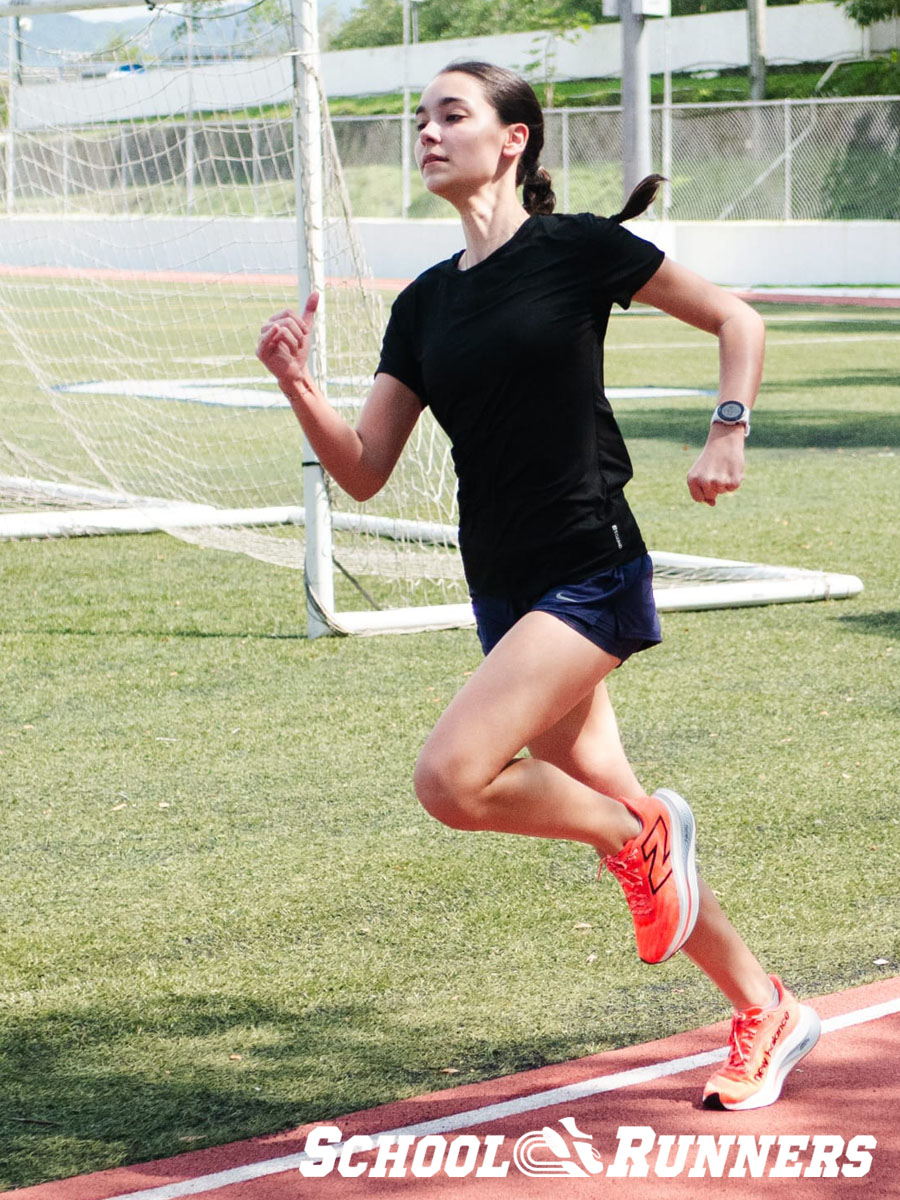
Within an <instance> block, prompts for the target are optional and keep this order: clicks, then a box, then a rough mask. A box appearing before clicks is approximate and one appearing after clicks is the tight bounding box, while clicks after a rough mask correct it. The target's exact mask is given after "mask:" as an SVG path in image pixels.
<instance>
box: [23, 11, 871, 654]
mask: <svg viewBox="0 0 900 1200" xmlns="http://www.w3.org/2000/svg"><path fill="white" fill-rule="evenodd" d="M46 2H47V0H45V3H46ZM49 3H50V4H51V5H53V6H55V7H56V8H59V7H61V5H60V3H59V0H49ZM39 5H40V0H35V3H34V4H33V5H32V6H31V9H30V11H32V12H34V13H35V14H37V13H38V12H39ZM12 11H14V12H15V13H16V16H15V17H9V42H8V54H7V56H6V57H7V64H8V69H7V81H8V88H7V121H6V129H5V133H4V134H3V143H2V147H0V178H2V180H3V195H4V196H5V212H4V215H3V216H2V218H0V321H2V329H3V333H4V335H5V336H4V343H5V346H6V353H5V354H4V356H3V362H2V364H0V384H2V388H3V399H2V401H0V403H2V407H3V420H2V423H0V536H2V537H51V536H75V535H78V534H84V533H99V532H117V531H125V532H127V531H141V530H153V529H162V530H166V531H168V532H170V533H173V534H175V535H176V536H178V537H181V538H183V539H185V540H187V541H191V542H195V543H198V544H200V545H203V546H208V547H212V548H216V549H220V550H228V551H237V552H241V553H245V554H250V555H253V556H255V557H258V558H260V559H263V560H265V561H267V562H271V563H276V564H278V565H281V566H285V567H291V568H294V569H296V570H298V571H302V572H303V573H304V577H305V581H306V588H307V599H308V612H309V629H310V632H311V634H313V635H316V634H318V633H324V632H351V633H352V632H355V633H372V632H379V631H388V630H414V629H425V628H434V627H443V628H445V627H450V626H456V625H463V624H469V623H471V620H472V616H471V609H470V607H469V605H468V602H467V595H466V590H465V586H464V581H463V577H462V569H461V565H460V560H459V553H458V547H457V542H456V512H455V478H454V475H453V468H452V462H451V459H450V453H449V446H448V444H447V441H446V439H445V437H444V435H443V434H442V433H441V431H440V430H439V429H438V427H437V426H436V424H435V423H434V421H433V419H432V418H431V415H430V413H429V412H427V411H426V413H425V414H424V415H423V417H422V419H421V420H420V421H419V423H418V424H417V427H416V429H415V431H414V434H413V438H412V439H411V443H410V445H409V446H408V447H407V450H406V451H405V452H404V455H403V457H402V459H401V462H400V464H399V466H398V468H397V470H396V471H395V473H394V475H393V476H392V478H391V480H390V481H389V483H388V485H387V487H386V488H385V489H384V490H383V491H382V492H381V493H380V494H379V496H378V497H377V498H376V499H375V500H374V501H372V502H370V503H369V504H368V505H366V506H365V507H364V508H363V507H361V506H358V505H356V504H354V503H353V502H352V501H351V500H349V499H348V497H347V496H346V495H345V494H344V493H342V492H341V491H340V490H339V489H337V488H336V487H333V486H332V485H331V484H330V482H329V481H328V480H327V478H326V477H325V476H324V473H323V472H322V469H321V467H320V466H319V465H318V464H317V463H316V461H315V459H314V456H313V455H312V453H311V451H310V450H309V448H308V447H306V446H304V443H303V439H302V435H301V432H300V429H299V426H298V424H297V422H296V419H295V418H294V416H293V414H292V413H291V412H290V409H289V407H288V405H287V402H286V401H285V400H284V398H283V397H282V395H281V393H280V392H279V391H278V389H277V388H276V387H275V385H274V381H272V380H271V378H270V377H268V376H267V375H266V373H265V371H264V370H263V368H262V367H261V366H260V364H259V363H258V362H257V361H256V359H255V357H254V354H253V349H254V343H255V333H256V330H258V328H259V326H260V325H261V323H262V322H263V320H265V318H266V317H267V316H269V315H270V314H271V313H272V312H275V311H277V310H279V309H282V308H285V307H289V306H290V307H297V306H298V305H302V303H303V300H304V299H305V295H306V293H307V291H308V290H309V289H310V288H311V287H316V288H318V289H319V290H320V291H321V292H322V296H323V303H322V305H321V308H320V312H319V314H318V316H317V346H316V355H317V360H316V364H315V365H316V372H317V376H318V378H319V379H320V381H322V382H323V384H324V389H325V391H326V393H327V396H328V399H329V401H330V403H331V404H333V405H334V406H336V407H337V408H338V409H339V410H340V411H341V412H342V413H343V415H344V416H346V417H347V418H348V419H349V420H350V421H351V422H352V421H353V420H354V418H355V417H356V416H357V415H358V412H359V409H360V406H361V403H362V399H363V397H364V395H365V394H366V392H367V390H368V386H369V383H370V380H371V378H372V372H373V369H374V367H375V366H376V364H377V361H378V352H379V347H380V340H381V334H382V331H383V328H384V324H385V319H386V311H385V309H386V299H387V298H389V293H386V292H384V291H383V290H381V289H380V288H379V287H378V285H377V283H376V282H375V281H374V280H372V278H371V275H370V272H369V271H368V269H367V266H366V263H365V261H364V256H363V254H362V251H361V248H360V244H359V242H358V240H357V238H356V237H355V236H354V231H353V225H352V221H351V214H350V211H349V204H348V201H347V196H346V191H345V189H344V187H343V184H342V177H341V170H340V164H339V161H338V156H337V153H336V150H335V146H334V142H333V139H332V136H331V131H330V127H329V124H328V121H327V116H326V109H325V105H324V102H323V99H322V95H321V87H320V80H319V74H318V70H317V63H318V56H317V45H316V30H315V5H314V4H312V3H310V2H309V0H293V3H292V4H290V5H288V0H266V2H265V3H264V4H260V5H256V6H252V7H249V8H248V7H246V6H242V7H240V8H235V7H234V6H230V7H223V6H220V5H216V4H214V3H204V4H198V3H194V4H191V5H187V6H179V9H178V10H177V13H173V12H169V11H167V10H166V9H165V8H159V7H158V8H156V9H155V10H154V13H153V16H152V19H151V20H150V21H149V22H148V23H147V24H146V27H145V28H143V29H142V31H141V32H140V33H138V34H135V35H134V37H133V38H132V39H131V40H127V39H125V40H120V41H119V43H118V44H117V45H116V46H115V47H114V57H112V56H110V57H108V58H107V59H106V60H105V61H93V62H91V61H86V60H83V59H79V58H77V57H76V56H71V55H66V54H60V53H52V52H50V51H46V50H44V49H42V48H41V47H40V44H39V33H38V24H39V22H38V19H37V16H36V15H35V17H34V18H33V20H32V27H31V28H30V29H29V28H28V22H27V21H24V20H23V19H22V14H23V13H25V12H28V11H29V7H28V6H27V5H22V4H18V3H17V4H16V6H15V8H14V9H12V8H11V7H6V8H5V9H4V8H3V7H2V5H0V13H5V14H9V13H10V12H12ZM136 11H137V10H136ZM123 68H126V69H123ZM654 557H655V562H656V571H657V580H658V598H659V602H660V607H662V608H666V607H710V606H715V605H719V604H723V603H743V604H746V603H763V602H768V601H771V600H783V599H812V598H815V597H817V596H825V595H846V594H851V593H852V592H853V591H856V590H859V587H860V586H861V585H860V584H859V581H858V580H854V579H853V578H852V577H848V576H835V575H827V574H825V573H819V572H799V571H790V570H784V569H781V568H777V569H776V568H760V567H756V566H754V565H752V564H735V563H722V562H719V561H717V560H706V559H704V560H688V559H687V558H686V557H685V556H678V555H675V556H672V555H669V556H663V555H655V556H654ZM668 582H671V583H676V582H677V583H679V584H680V585H681V586H678V587H670V586H668ZM686 583H687V585H688V586H685V584H686ZM713 585H715V586H713Z"/></svg>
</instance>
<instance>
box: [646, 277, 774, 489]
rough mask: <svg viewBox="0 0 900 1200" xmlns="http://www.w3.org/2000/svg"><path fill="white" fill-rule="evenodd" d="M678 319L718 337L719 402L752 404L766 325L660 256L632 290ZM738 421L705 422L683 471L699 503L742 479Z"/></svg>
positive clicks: (742, 305)
mask: <svg viewBox="0 0 900 1200" xmlns="http://www.w3.org/2000/svg"><path fill="white" fill-rule="evenodd" d="M634 299H635V300H639V301H640V302H641V303H642V304H652V305H653V307H654V308H660V309H662V311H663V312H667V313H670V314H671V316H673V317H677V318H678V320H679V321H684V322H686V323H687V324H688V325H694V326H696V327H697V328H698V329H703V330H705V331H706V332H707V333H712V334H715V336H716V337H717V338H718V339H719V403H720V404H721V403H724V402H725V401H726V400H739V401H740V402H741V404H744V405H746V406H747V408H752V407H753V403H754V401H755V400H756V393H757V392H758V391H759V382H760V379H761V378H762V366H763V353H764V350H765V337H766V334H765V325H764V324H763V320H762V318H761V317H760V316H759V314H758V313H756V312H754V310H753V309H752V308H750V306H749V305H747V304H745V303H744V302H743V300H739V299H738V297H737V296H735V295H732V293H731V292H726V291H723V290H722V288H719V287H716V285H715V284H714V283H710V282H709V281H708V280H706V279H704V278H703V277H702V276H701V275H695V274H694V272H693V271H689V270H688V269H687V267H682V266H679V265H678V263H674V262H672V261H671V260H670V259H665V260H664V261H663V263H662V264H661V266H660V268H659V270H658V271H657V272H656V273H655V274H654V275H653V276H652V278H651V279H650V280H649V281H648V282H647V283H645V284H644V286H643V287H642V288H641V289H640V291H639V292H636V293H635V296H634ZM745 436H746V435H745V431H744V426H743V425H721V424H719V423H716V424H715V425H710V427H709V435H708V437H707V439H706V445H705V446H704V447H703V450H702V451H701V453H700V457H699V458H698V459H697V461H696V462H695V463H694V465H693V466H692V467H691V469H690V471H689V472H688V478H687V482H688V489H689V490H690V493H691V496H692V497H693V498H694V499H695V500H696V501H698V503H705V504H710V505H714V504H715V502H716V497H717V496H719V495H721V494H722V493H723V492H733V491H735V490H736V489H737V488H738V487H740V485H741V480H742V479H743V478H744V438H745Z"/></svg>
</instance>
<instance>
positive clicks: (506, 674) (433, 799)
mask: <svg viewBox="0 0 900 1200" xmlns="http://www.w3.org/2000/svg"><path fill="white" fill-rule="evenodd" d="M618 661H619V660H618V659H616V658H614V657H613V656H612V655H610V654H607V653H606V651H604V650H601V649H599V647H597V646H594V645H592V644H591V643H590V642H588V641H587V640H586V639H585V638H583V637H582V636H581V635H580V634H579V633H576V632H575V631H574V630H573V629H571V628H569V626H568V625H565V624H564V623H563V622H562V621H560V620H558V619H557V618H556V617H553V616H551V615H550V614H549V613H541V612H531V613H528V614H526V616H524V617H523V618H522V620H521V621H519V622H518V623H517V624H516V625H515V626H513V628H512V629H511V630H510V631H509V633H507V634H506V636H505V637H504V638H502V639H501V641H500V642H499V643H498V645H497V646H496V647H495V648H494V650H493V651H492V652H491V653H490V654H489V655H488V656H487V658H485V660H484V661H483V662H482V663H481V665H480V666H479V668H478V670H477V671H476V672H475V674H474V675H473V676H472V677H471V678H470V679H469V681H468V682H467V683H466V685H465V687H463V689H462V690H461V691H460V692H459V693H458V695H457V696H456V697H455V698H454V700H453V701H451V703H450V705H449V707H448V708H447V710H446V711H445V712H444V714H443V716H442V717H441V718H440V720H439V721H438V723H437V725H436V726H435V728H434V730H433V731H432V733H431V736H430V737H429V738H428V740H427V741H426V743H425V745H424V747H423V748H422V752H421V754H420V756H419V761H418V762H417V764H416V772H415V786H416V793H417V795H418V796H419V799H420V800H421V802H422V804H423V805H424V806H425V808H426V809H427V810H428V811H429V812H430V813H431V814H432V816H435V817H437V818H438V820H440V821H443V822H444V823H445V824H447V825H451V826H453V827H454V828H457V829H490V830H494V831H496V832H499V833H519V834H526V835H528V836H531V837H547V838H567V839H570V840H574V841H581V842H586V843H588V844H589V845H591V846H594V847H596V848H597V850H598V851H600V852H601V853H603V854H616V853H618V851H619V850H621V848H622V846H623V845H624V844H625V842H627V841H628V840H629V839H630V838H632V837H633V836H634V835H635V834H636V833H638V832H639V830H640V824H639V822H638V820H637V819H636V818H635V817H634V816H633V814H632V813H631V812H630V811H629V810H628V809H627V808H626V807H625V806H624V805H623V804H621V803H619V801H618V800H617V799H614V798H613V797H611V796H609V795H608V794H603V793H600V792H598V789H597V788H596V787H594V786H593V785H592V784H588V783H584V782H580V781H579V780H577V779H574V778H573V777H572V776H571V775H569V774H567V773H566V772H565V771H564V770H561V769H560V768H559V767H558V766H555V765H554V764H553V763H551V762H549V761H541V760H539V759H535V758H521V759H516V758H515V756H516V755H517V754H518V753H519V752H520V751H521V750H523V749H524V748H525V747H526V746H527V745H528V744H529V743H530V742H531V741H532V740H533V739H534V738H537V737H539V736H540V735H541V734H543V733H545V732H546V731H547V730H548V729H551V728H552V727H553V726H554V725H556V724H557V723H558V722H559V721H561V720H562V719H563V718H564V717H565V715H566V714H567V713H569V712H570V711H571V710H572V709H573V708H574V707H575V706H576V705H577V704H578V703H579V702H580V701H582V700H583V699H584V697H585V696H589V695H591V694H593V692H594V689H595V688H596V686H597V684H598V683H599V682H600V681H601V680H602V679H603V677H604V676H605V675H607V674H608V673H609V672H610V671H611V670H613V668H614V667H615V666H616V665H617V664H618ZM513 759H515V761H511V760H513Z"/></svg>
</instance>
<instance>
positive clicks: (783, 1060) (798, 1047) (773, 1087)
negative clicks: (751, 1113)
mask: <svg viewBox="0 0 900 1200" xmlns="http://www.w3.org/2000/svg"><path fill="white" fill-rule="evenodd" d="M821 1032H822V1023H821V1021H820V1020H819V1015H818V1013H816V1012H814V1010H813V1009H811V1008H810V1007H809V1006H808V1005H806V1004H801V1005H800V1020H799V1021H798V1022H797V1024H796V1026H795V1027H794V1029H793V1030H792V1031H791V1034H790V1036H789V1037H788V1039H787V1041H786V1042H785V1043H784V1045H783V1046H782V1047H781V1049H780V1051H779V1053H778V1054H777V1056H776V1057H775V1060H774V1061H773V1063H772V1064H771V1066H770V1067H769V1073H768V1075H767V1076H766V1082H765V1083H764V1084H763V1086H762V1087H761V1088H760V1089H759V1091H758V1092H754V1093H753V1095H752V1096H748V1097H747V1099H746V1100H740V1101H738V1103H737V1104H723V1103H722V1101H721V1100H720V1101H719V1103H720V1104H721V1106H722V1108H727V1109H728V1111H729V1112H743V1111H744V1110H745V1109H748V1108H766V1107H767V1106H768V1105H769V1104H774V1103H775V1101H776V1100H777V1099H778V1097H779V1096H780V1095H781V1089H782V1088H783V1087H784V1081H785V1079H787V1077H788V1075H789V1073H790V1072H791V1071H792V1070H793V1069H794V1067H796V1065H797V1063H798V1062H800V1060H801V1059H803V1058H805V1057H806V1056H807V1054H809V1052H810V1050H812V1049H813V1047H814V1046H815V1044H816V1042H817V1041H818V1040H819V1035H820V1034H821Z"/></svg>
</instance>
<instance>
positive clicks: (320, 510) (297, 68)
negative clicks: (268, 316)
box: [291, 0, 334, 638]
mask: <svg viewBox="0 0 900 1200" xmlns="http://www.w3.org/2000/svg"><path fill="white" fill-rule="evenodd" d="M291 27H292V29H291V32H292V40H291V46H292V60H293V64H294V104H293V115H294V121H293V124H294V179H295V201H296V207H297V283H298V302H299V305H300V310H301V311H302V310H303V307H304V306H305V304H306V299H307V296H309V294H310V292H313V291H315V292H318V293H319V309H318V312H317V313H316V323H315V327H314V336H313V342H312V349H311V352H310V356H309V370H310V373H311V375H312V376H313V378H314V379H315V380H316V381H317V383H318V384H319V387H320V388H321V389H322V391H323V392H324V393H325V394H326V396H327V374H326V371H327V364H326V359H325V318H326V311H327V306H326V304H325V247H324V235H325V229H324V195H323V183H322V111H321V105H320V101H319V85H318V78H317V74H316V70H317V66H318V61H319V36H318V23H317V13H316V4H315V0H291ZM303 441H304V448H303V504H304V508H305V510H306V559H305V566H306V586H307V602H306V612H307V636H308V637H310V638H316V637H322V636H323V635H325V634H328V633H330V632H331V631H330V629H329V628H328V626H327V625H326V624H325V622H324V621H323V620H322V619H321V618H320V616H319V614H318V608H321V609H323V610H324V611H325V612H334V575H333V568H332V535H331V507H330V504H329V501H328V491H327V488H326V486H325V472H324V471H323V469H322V466H321V464H320V463H319V461H318V460H317V458H316V454H315V451H314V450H313V448H312V446H310V445H309V443H308V441H307V440H306V438H304V439H303ZM310 593H311V594H312V595H310ZM317 606H318V607H317Z"/></svg>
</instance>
